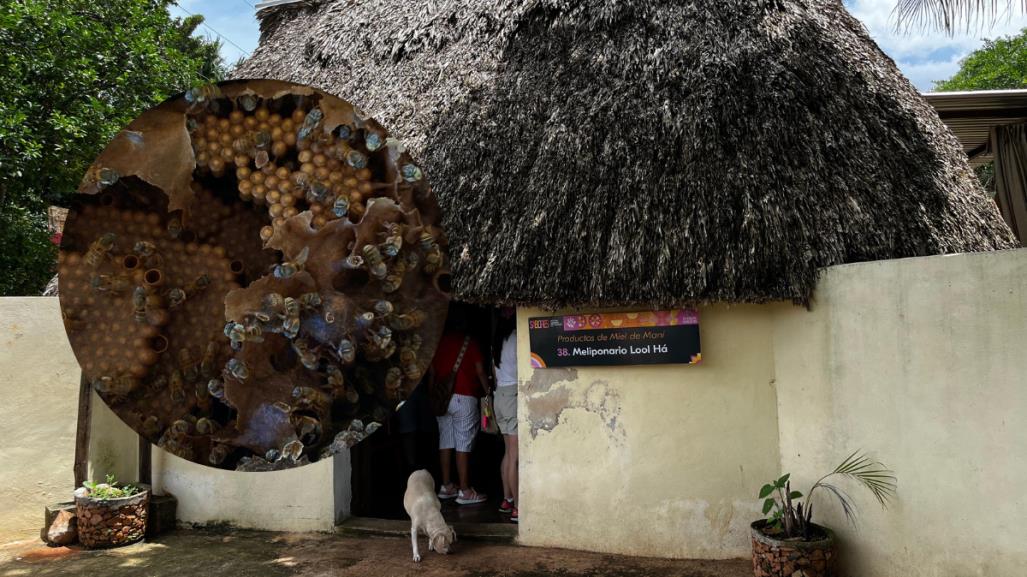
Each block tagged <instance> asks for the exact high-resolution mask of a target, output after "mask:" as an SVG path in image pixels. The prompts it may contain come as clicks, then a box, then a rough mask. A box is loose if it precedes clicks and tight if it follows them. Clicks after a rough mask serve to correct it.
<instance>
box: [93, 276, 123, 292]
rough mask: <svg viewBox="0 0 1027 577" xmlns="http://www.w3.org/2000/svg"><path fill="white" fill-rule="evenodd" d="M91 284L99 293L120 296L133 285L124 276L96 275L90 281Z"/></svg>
mask: <svg viewBox="0 0 1027 577" xmlns="http://www.w3.org/2000/svg"><path fill="white" fill-rule="evenodd" d="M89 284H90V285H91V286H92V287H93V290H95V291H97V292H109V293H111V294H119V293H121V292H123V291H124V290H125V289H127V288H128V287H129V286H130V285H131V284H132V283H131V282H130V281H129V279H128V277H126V276H122V275H110V274H94V275H93V276H92V277H90V279H89Z"/></svg>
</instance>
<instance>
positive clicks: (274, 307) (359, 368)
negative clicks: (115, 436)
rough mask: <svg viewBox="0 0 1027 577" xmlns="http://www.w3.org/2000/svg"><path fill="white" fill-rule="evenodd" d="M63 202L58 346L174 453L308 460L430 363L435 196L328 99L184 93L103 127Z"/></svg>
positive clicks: (235, 460) (252, 86) (441, 313)
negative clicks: (63, 337) (61, 335)
mask: <svg viewBox="0 0 1027 577" xmlns="http://www.w3.org/2000/svg"><path fill="white" fill-rule="evenodd" d="M80 193H81V194H80V195H79V197H78V198H77V200H76V203H75V206H73V207H72V209H71V211H70V213H69V217H68V221H67V224H66V226H65V234H64V237H63V240H62V246H61V253H60V257H59V283H60V299H61V310H62V314H63V315H64V321H65V328H66V330H67V332H68V337H69V340H70V342H71V345H72V349H73V350H74V352H75V355H76V357H77V358H78V360H79V363H80V365H81V366H82V371H83V375H84V377H85V378H86V379H88V380H89V382H90V383H92V385H93V387H94V388H95V390H96V391H97V393H98V394H99V396H100V397H101V398H102V399H103V400H104V401H105V402H106V403H107V404H108V405H109V406H110V407H111V408H112V409H113V410H114V412H115V413H117V414H118V415H119V416H120V417H121V418H122V419H123V420H124V421H125V422H126V423H127V424H128V425H129V426H131V427H132V428H133V429H134V430H136V431H137V432H138V433H140V434H141V435H143V436H144V437H146V438H147V439H149V440H150V441H151V442H154V443H156V444H158V445H159V446H161V447H163V448H164V449H166V450H168V451H170V452H172V453H174V454H176V455H178V456H181V457H183V458H186V459H190V460H193V461H196V462H199V463H203V464H207V465H211V466H216V467H221V468H229V469H234V468H239V469H246V470H277V469H280V468H285V467H290V466H296V465H300V464H305V463H308V462H313V461H316V460H317V459H319V458H322V457H323V456H324V455H327V454H330V452H331V451H330V449H331V448H332V447H337V446H339V443H333V441H334V440H335V438H336V436H338V435H345V434H347V431H349V429H350V426H351V424H353V423H357V424H360V425H361V428H363V423H369V426H370V424H372V423H376V422H377V423H383V422H385V421H386V420H387V419H388V417H389V415H390V413H391V411H393V410H394V408H395V407H396V406H397V405H398V404H399V403H400V402H402V400H403V399H404V398H405V397H406V395H408V394H409V393H410V392H411V391H412V389H413V388H414V387H415V386H416V384H417V382H418V381H419V380H420V379H421V378H422V376H423V374H424V372H425V370H426V369H427V367H428V365H429V363H430V360H431V357H432V354H433V353H434V350H435V346H436V344H437V342H438V339H439V336H440V334H441V331H442V325H443V323H444V320H445V311H446V308H447V304H448V298H449V297H448V293H447V287H448V274H449V273H448V267H447V261H446V256H445V255H446V252H445V247H446V243H445V237H444V235H443V234H442V231H441V229H440V228H439V220H440V218H439V209H438V204H437V202H436V199H435V197H434V195H433V193H432V191H431V188H430V186H429V185H428V182H427V180H426V178H425V175H424V174H423V173H422V171H421V169H420V168H419V167H418V166H417V165H416V163H414V162H413V160H412V159H411V158H410V156H409V154H408V153H407V152H406V151H405V150H404V149H403V147H402V145H401V144H400V143H398V142H397V141H396V140H395V139H392V138H390V137H389V136H388V133H387V131H386V130H385V129H384V128H382V127H381V126H380V125H379V124H378V123H376V122H375V121H373V120H371V119H366V118H363V117H362V115H361V114H360V112H359V110H357V109H355V108H354V107H353V106H352V105H350V104H348V103H346V102H345V101H342V100H340V99H338V98H335V97H333V96H330V95H327V94H325V93H323V92H320V91H317V90H314V89H311V88H308V87H303V86H299V85H294V84H288V83H281V82H271V81H234V82H229V83H222V84H220V85H216V86H207V87H203V88H202V89H196V90H192V91H190V92H187V93H186V94H184V95H180V96H178V97H176V98H173V99H170V100H169V101H167V102H165V103H163V104H162V105H160V106H159V107H157V108H155V109H153V110H151V111H149V112H147V113H145V114H143V115H142V116H141V117H140V118H138V119H137V120H136V121H135V122H133V123H132V124H131V125H129V127H127V128H126V129H125V130H124V131H122V133H120V134H119V135H118V137H116V138H115V140H114V141H113V142H112V143H111V144H110V145H109V146H108V148H107V149H106V150H105V151H104V153H102V154H101V155H100V157H99V158H98V159H97V160H96V162H95V163H94V164H93V166H92V167H91V168H90V170H89V172H88V173H87V175H86V177H85V178H84V179H83V183H82V186H81V187H80ZM370 428H371V429H372V430H373V428H375V427H373V426H370ZM261 463H264V464H263V465H261Z"/></svg>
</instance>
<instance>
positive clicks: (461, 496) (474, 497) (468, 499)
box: [456, 489, 488, 505]
mask: <svg viewBox="0 0 1027 577" xmlns="http://www.w3.org/2000/svg"><path fill="white" fill-rule="evenodd" d="M487 500H488V497H486V496H485V494H484V493H479V492H477V491H475V490H474V489H471V490H470V491H467V492H466V493H465V492H463V491H460V492H459V493H458V494H457V497H456V503H457V505H477V504H478V503H484V502H485V501H487Z"/></svg>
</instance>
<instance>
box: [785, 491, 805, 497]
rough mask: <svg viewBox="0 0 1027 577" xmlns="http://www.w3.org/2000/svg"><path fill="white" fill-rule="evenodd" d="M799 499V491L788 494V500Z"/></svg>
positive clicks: (800, 495) (800, 494)
mask: <svg viewBox="0 0 1027 577" xmlns="http://www.w3.org/2000/svg"><path fill="white" fill-rule="evenodd" d="M799 497H802V493H801V492H799V491H792V492H791V493H788V498H789V499H798V498H799Z"/></svg>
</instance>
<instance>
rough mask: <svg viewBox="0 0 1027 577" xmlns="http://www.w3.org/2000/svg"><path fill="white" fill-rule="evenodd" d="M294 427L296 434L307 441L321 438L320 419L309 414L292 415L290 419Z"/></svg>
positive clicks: (315, 440)
mask: <svg viewBox="0 0 1027 577" xmlns="http://www.w3.org/2000/svg"><path fill="white" fill-rule="evenodd" d="M290 420H291V421H292V426H293V427H295V429H296V436H297V437H299V438H300V440H301V441H302V440H306V441H307V442H308V443H310V444H313V443H316V442H317V440H318V439H320V438H321V432H322V429H321V421H319V420H317V419H315V418H314V417H311V416H309V415H293V417H292V418H291V419H290Z"/></svg>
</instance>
